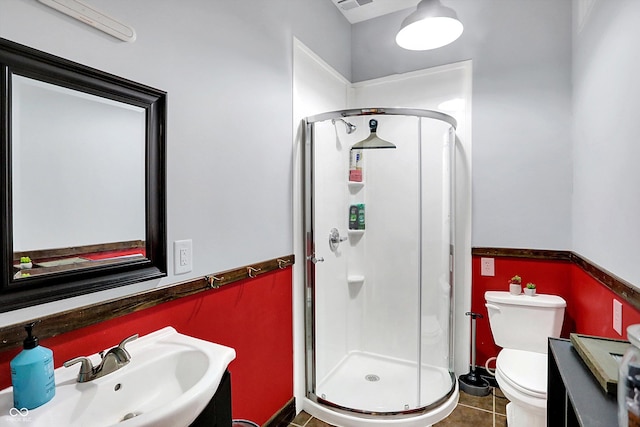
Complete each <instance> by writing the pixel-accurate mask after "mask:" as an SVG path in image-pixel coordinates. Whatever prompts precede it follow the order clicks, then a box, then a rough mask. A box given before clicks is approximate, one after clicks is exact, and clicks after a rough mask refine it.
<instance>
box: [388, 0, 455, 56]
mask: <svg viewBox="0 0 640 427" xmlns="http://www.w3.org/2000/svg"><path fill="white" fill-rule="evenodd" d="M463 29H464V27H463V26H462V23H461V22H460V21H459V20H458V15H457V14H456V12H455V11H454V10H453V9H451V8H448V7H445V6H443V5H442V4H440V0H422V1H421V2H420V3H418V7H417V8H416V11H415V12H413V13H412V14H411V15H409V16H407V17H406V18H405V20H404V21H402V25H401V26H400V31H398V34H397V35H396V43H397V44H398V46H400V47H402V48H404V49H408V50H430V49H436V48H439V47H442V46H445V45H448V44H449V43H451V42H453V41H454V40H456V39H457V38H458V37H460V35H461V34H462V31H463Z"/></svg>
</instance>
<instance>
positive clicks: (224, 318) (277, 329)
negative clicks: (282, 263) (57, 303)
mask: <svg viewBox="0 0 640 427" xmlns="http://www.w3.org/2000/svg"><path fill="white" fill-rule="evenodd" d="M291 274H292V273H291V269H290V268H288V269H284V270H279V271H275V272H272V273H266V274H263V275H260V276H258V277H257V278H255V279H248V280H245V281H241V282H238V283H235V284H232V285H227V286H224V287H222V288H220V289H216V290H211V291H208V292H203V293H200V294H198V295H193V296H191V297H186V298H182V299H180V300H176V301H172V302H168V303H164V304H160V305H157V306H155V307H152V308H149V309H145V310H142V311H139V312H136V313H133V314H129V315H126V316H122V317H120V318H117V319H113V320H109V321H106V322H103V323H100V324H97V325H93V326H89V327H86V328H82V329H79V330H76V331H73V332H69V333H66V334H63V335H60V336H57V337H54V338H49V339H45V340H42V341H41V345H43V346H45V347H48V348H51V349H52V350H53V353H54V364H55V367H56V368H57V367H59V366H61V365H62V363H63V362H64V361H66V360H68V359H71V358H73V357H76V356H79V355H88V354H93V353H96V352H98V351H100V350H103V349H105V348H109V347H112V346H114V345H116V344H118V343H119V342H120V340H122V339H123V338H126V337H127V336H129V335H133V334H135V333H138V334H140V335H146V334H148V333H149V332H153V331H155V330H157V329H161V328H163V327H165V326H173V327H174V328H175V329H176V330H177V331H178V332H180V333H183V334H186V335H191V336H194V337H197V338H201V339H204V340H208V341H213V342H216V343H219V344H223V345H226V346H229V347H233V348H234V349H235V350H236V359H235V360H234V361H233V362H231V364H230V365H229V371H230V372H231V387H232V402H233V403H232V404H233V417H234V418H243V419H248V420H252V421H254V422H256V423H258V424H263V423H265V422H266V421H267V420H268V419H269V418H270V417H271V416H272V415H273V414H275V413H276V412H278V411H279V410H280V409H281V408H282V407H284V406H285V405H286V404H287V402H288V401H289V400H290V399H291V398H292V397H293V338H292V337H293V325H292V323H293V322H292V316H293V314H292V276H291ZM36 333H37V330H36ZM19 351H20V349H12V350H7V351H3V352H0V388H5V387H8V386H10V385H11V377H10V371H9V362H10V360H11V359H12V358H13V357H14V356H15V355H16V354H17V353H18V352H19ZM72 369H77V367H73V368H72Z"/></svg>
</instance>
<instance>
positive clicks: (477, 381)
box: [458, 311, 491, 396]
mask: <svg viewBox="0 0 640 427" xmlns="http://www.w3.org/2000/svg"><path fill="white" fill-rule="evenodd" d="M465 315H466V316H471V369H470V371H469V373H468V374H465V375H460V377H458V380H459V384H460V390H462V391H464V392H465V393H467V394H470V395H472V396H487V395H488V394H489V393H491V386H490V385H489V381H487V380H485V379H484V378H482V377H480V375H478V374H477V373H476V319H482V314H480V313H473V312H471V311H469V312H467V313H465Z"/></svg>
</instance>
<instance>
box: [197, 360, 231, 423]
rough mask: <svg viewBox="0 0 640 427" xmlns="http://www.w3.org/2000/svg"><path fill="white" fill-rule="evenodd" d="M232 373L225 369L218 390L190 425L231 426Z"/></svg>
mask: <svg viewBox="0 0 640 427" xmlns="http://www.w3.org/2000/svg"><path fill="white" fill-rule="evenodd" d="M231 425H232V417H231V374H229V371H228V370H227V371H225V373H224V375H223V376H222V380H220V385H219V386H218V390H216V393H215V394H214V395H213V397H212V398H211V400H210V401H209V403H208V404H207V406H206V407H205V408H204V410H203V411H202V412H201V413H200V415H198V418H196V419H195V421H194V422H193V423H191V424H190V425H189V427H231Z"/></svg>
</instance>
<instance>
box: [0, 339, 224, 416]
mask: <svg viewBox="0 0 640 427" xmlns="http://www.w3.org/2000/svg"><path fill="white" fill-rule="evenodd" d="M116 344H117V343H116ZM126 348H127V351H128V352H129V354H131V362H130V363H129V364H128V365H126V366H124V367H123V368H121V369H119V370H117V371H115V372H112V373H110V374H108V375H106V376H104V377H101V378H98V379H95V380H93V381H90V382H86V383H78V382H76V378H77V376H78V371H79V369H80V365H74V366H71V367H69V368H64V367H61V368H58V369H56V370H55V379H56V395H55V396H54V398H53V399H52V400H51V401H49V402H47V403H45V404H44V405H42V406H40V407H39V408H35V409H32V410H30V411H28V412H27V411H26V410H23V411H22V412H20V411H19V409H20V408H17V409H18V410H17V409H12V408H13V393H12V388H11V387H9V388H7V389H5V390H2V391H1V392H0V415H1V416H0V426H12V427H15V426H16V425H25V426H26V425H28V426H29V427H51V426H68V427H93V426H95V427H106V426H121V427H134V426H135V427H142V426H153V427H163V426H166V427H178V426H188V425H189V424H190V423H192V422H193V421H194V420H195V419H196V417H197V416H198V414H200V412H202V410H203V409H204V408H205V407H206V406H207V403H209V401H210V400H211V398H212V397H213V395H214V393H215V392H216V390H217V388H218V385H219V384H220V380H221V379H222V375H223V374H224V372H225V370H226V369H227V366H228V365H229V363H230V362H231V361H232V360H233V359H235V357H236V352H235V350H234V349H232V348H229V347H225V346H222V345H219V344H214V343H211V342H208V341H203V340H200V339H197V338H193V337H189V336H187V335H182V334H179V333H178V332H176V330H175V329H173V328H171V327H167V328H164V329H161V330H159V331H156V332H153V333H151V334H148V335H145V336H143V337H141V338H138V339H137V340H135V341H132V342H130V343H128V344H127V347H126ZM78 356H82V355H78ZM90 359H92V362H94V366H95V365H97V364H99V362H100V356H99V355H97V354H95V355H93V356H90ZM16 423H19V424H16Z"/></svg>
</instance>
